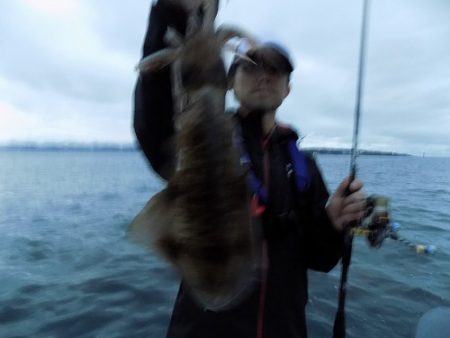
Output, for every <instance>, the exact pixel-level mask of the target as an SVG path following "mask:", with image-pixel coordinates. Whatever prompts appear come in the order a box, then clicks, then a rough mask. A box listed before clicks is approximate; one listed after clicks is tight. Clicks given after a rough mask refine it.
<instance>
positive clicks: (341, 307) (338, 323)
mask: <svg viewBox="0 0 450 338" xmlns="http://www.w3.org/2000/svg"><path fill="white" fill-rule="evenodd" d="M368 11H369V0H364V5H363V16H362V26H361V40H360V50H359V68H358V84H357V92H356V105H355V119H354V126H353V143H352V149H351V157H350V180H349V187H348V188H347V192H348V193H350V183H351V182H353V181H354V180H355V178H356V171H357V164H356V161H357V156H358V136H359V125H360V117H361V101H362V100H361V98H362V90H363V79H364V61H365V50H366V34H367V15H368ZM355 225H358V224H347V225H346V226H345V229H344V247H343V252H342V272H341V281H340V287H339V303H338V310H337V312H336V318H335V320H334V327H333V338H345V331H346V329H345V297H346V290H347V277H348V269H349V267H350V261H351V258H352V247H353V232H352V227H354V226H355Z"/></svg>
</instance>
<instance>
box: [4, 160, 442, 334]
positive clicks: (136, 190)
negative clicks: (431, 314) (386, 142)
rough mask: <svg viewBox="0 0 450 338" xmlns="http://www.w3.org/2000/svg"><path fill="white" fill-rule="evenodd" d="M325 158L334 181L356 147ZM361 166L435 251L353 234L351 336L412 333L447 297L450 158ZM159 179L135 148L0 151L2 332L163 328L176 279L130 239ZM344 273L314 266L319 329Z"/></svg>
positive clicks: (313, 328)
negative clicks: (375, 245)
mask: <svg viewBox="0 0 450 338" xmlns="http://www.w3.org/2000/svg"><path fill="white" fill-rule="evenodd" d="M317 160H318V162H319V164H320V167H321V169H322V172H323V175H324V178H325V180H326V182H327V183H328V186H329V188H330V190H333V189H335V188H336V186H337V184H338V182H339V181H340V180H341V178H343V177H344V176H346V175H347V172H348V166H349V158H348V156H343V155H321V156H319V157H318V158H317ZM359 173H360V174H359V176H360V177H361V179H362V180H363V181H364V182H365V191H366V193H367V194H372V193H377V194H382V195H386V196H388V197H389V198H390V201H391V217H392V218H393V219H394V220H395V221H396V222H398V223H399V224H400V225H401V228H400V230H399V233H400V235H401V236H402V237H403V238H404V239H407V240H408V241H410V242H412V243H416V244H432V245H435V246H436V247H437V251H436V253H435V254H434V255H423V254H422V255H421V254H417V253H416V252H415V250H414V249H412V248H411V247H409V246H408V245H405V244H403V243H401V242H398V241H394V240H391V239H387V240H386V241H385V242H384V244H383V246H382V247H381V248H380V249H372V248H370V247H369V246H368V244H367V243H366V240H365V239H364V238H356V239H355V243H354V250H353V260H352V265H351V267H350V274H349V285H348V291H347V307H346V309H347V327H348V337H354V338H376V337H386V338H396V337H402V338H403V337H410V335H411V333H412V332H413V331H414V327H415V325H416V324H417V321H418V319H419V318H420V316H421V315H422V314H423V313H425V312H426V311H427V310H429V309H431V308H434V307H437V306H450V158H420V157H382V156H380V157H377V156H363V157H360V158H359ZM163 186H164V184H163V182H161V181H160V180H159V179H158V178H157V177H156V176H154V175H153V174H152V172H151V170H150V169H149V167H148V166H147V163H146V162H145V160H144V158H143V157H142V155H141V154H140V153H139V152H70V151H66V152H64V151H63V152H45V151H37V152H33V151H29V152H8V151H0V234H1V237H0V238H1V239H0V337H2V338H5V337H164V336H165V332H166V328H167V325H168V322H169V319H170V314H171V309H172V306H173V302H174V300H175V296H176V292H177V289H178V283H179V279H178V276H177V274H176V273H175V272H174V271H173V270H172V269H171V268H170V267H169V266H168V265H166V264H165V263H164V262H163V261H162V260H161V259H159V258H158V257H155V256H153V255H151V254H150V253H149V252H147V251H146V250H145V249H143V248H141V247H139V246H137V245H135V244H134V243H132V242H130V241H129V239H128V238H127V236H126V229H127V224H128V223H129V222H130V221H131V220H132V218H133V217H134V216H135V215H136V214H137V213H138V211H139V210H140V209H141V208H142V207H143V205H144V204H145V203H146V201H147V200H148V199H149V198H150V197H151V196H152V195H153V194H154V193H156V192H158V191H159V190H160V189H161V188H162V187H163ZM339 276H340V266H339V265H338V266H337V267H336V268H335V269H333V270H332V271H331V272H330V273H328V274H323V273H317V272H310V274H309V279H310V301H309V304H308V305H307V316H308V329H309V335H310V337H312V338H326V337H331V331H332V324H333V320H334V314H335V311H336V307H337V292H338V285H339ZM449 320H450V319H449ZM212 338H213V337H212Z"/></svg>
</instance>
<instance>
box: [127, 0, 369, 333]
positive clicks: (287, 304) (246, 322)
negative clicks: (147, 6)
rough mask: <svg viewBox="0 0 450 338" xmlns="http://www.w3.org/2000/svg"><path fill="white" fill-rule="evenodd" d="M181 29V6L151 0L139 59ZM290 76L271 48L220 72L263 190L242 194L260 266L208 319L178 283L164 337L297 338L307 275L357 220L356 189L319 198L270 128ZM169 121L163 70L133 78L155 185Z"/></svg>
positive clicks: (287, 136)
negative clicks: (237, 295) (254, 218)
mask: <svg viewBox="0 0 450 338" xmlns="http://www.w3.org/2000/svg"><path fill="white" fill-rule="evenodd" d="M185 23H186V14H185V11H184V10H183V9H182V8H180V7H177V6H175V5H173V3H170V2H167V1H159V2H157V3H156V4H155V5H154V6H153V8H152V11H151V14H150V21H149V29H148V31H147V35H146V38H145V43H144V56H146V55H148V54H151V53H153V52H155V51H157V50H160V49H162V48H164V47H165V45H164V42H163V37H164V34H165V32H166V30H167V27H168V26H172V27H175V28H176V29H177V30H178V31H179V32H181V33H184V30H185ZM292 70H293V66H292V62H291V61H290V58H289V55H288V53H287V52H286V51H285V50H284V49H283V48H282V47H280V46H279V45H277V44H274V43H270V44H264V45H260V46H257V47H256V48H254V49H252V50H250V51H248V52H247V53H246V57H245V58H235V60H234V61H233V64H232V66H231V68H230V70H229V84H230V88H231V89H232V90H233V91H234V94H235V96H236V98H237V99H238V101H239V103H240V107H239V109H238V110H237V112H236V114H235V117H236V129H237V133H238V134H239V135H240V139H241V140H242V145H241V146H242V148H243V152H245V154H244V155H245V156H246V157H247V158H248V159H249V161H250V164H251V165H250V168H251V170H250V171H251V175H252V176H253V177H254V179H255V180H257V181H258V183H260V184H259V185H260V186H263V187H264V188H265V191H266V193H265V194H262V193H261V192H259V191H252V192H253V193H254V194H255V196H256V197H257V203H258V205H257V207H256V209H257V210H258V213H259V214H260V215H259V217H260V220H261V225H262V230H263V231H262V232H263V238H264V245H263V247H264V248H266V250H265V252H264V253H263V256H266V260H267V263H268V269H267V271H265V273H263V274H262V276H261V278H260V281H259V283H258V285H257V286H256V287H255V288H254V290H252V292H251V293H250V294H249V295H248V296H246V298H245V299H244V300H242V302H240V303H239V304H238V305H236V306H234V307H232V308H230V309H227V310H223V311H218V312H213V311H209V310H204V309H203V308H202V307H200V306H199V305H198V304H197V303H196V301H195V300H194V299H193V297H192V296H191V295H190V294H189V291H188V290H187V289H186V288H185V286H184V285H183V283H182V285H181V287H180V290H179V293H178V296H177V300H176V304H175V307H174V310H173V314H172V319H171V323H170V327H169V329H168V334H167V336H168V337H170V338H175V337H184V338H191V337H192V338H193V337H196V338H201V337H213V338H220V337H223V338H238V337H242V338H251V337H255V338H256V337H257V338H259V337H265V338H280V337H283V338H290V337H307V330H306V320H305V305H306V302H307V269H308V268H309V269H315V270H319V271H324V272H326V271H329V270H330V269H331V268H333V267H334V266H335V265H336V263H337V262H338V260H339V258H340V256H341V247H342V233H341V231H342V228H343V226H344V224H346V223H347V222H350V221H353V220H358V219H359V218H361V216H362V212H363V209H364V202H363V201H362V200H363V198H362V197H363V196H362V192H361V188H362V184H361V182H359V181H355V182H352V183H351V184H350V186H349V182H348V179H346V180H344V181H343V182H342V183H341V184H340V186H339V187H338V189H337V191H336V192H335V193H334V194H333V195H332V196H331V197H330V198H329V195H328V192H327V190H326V187H325V185H324V182H323V180H322V177H321V174H320V172H319V170H318V168H317V166H316V164H315V162H314V160H313V159H312V158H310V157H309V156H307V155H305V154H303V153H300V152H298V150H297V149H296V148H295V150H294V151H293V150H292V149H290V146H289V145H292V144H294V145H295V141H296V140H297V135H296V133H295V132H294V131H292V130H291V129H289V128H287V127H282V126H280V125H278V124H277V123H276V120H275V116H276V111H277V109H278V107H279V106H280V105H281V103H282V102H283V100H284V99H285V98H286V96H287V95H288V94H289V77H290V73H291V72H292ZM172 117H173V103H172V94H171V83H170V70H169V68H168V67H167V68H165V69H163V70H161V71H159V72H157V73H152V74H147V75H144V76H141V77H140V78H139V80H138V83H137V86H136V92H135V119H134V127H135V131H136V135H137V138H138V140H139V142H140V144H141V146H142V149H143V151H144V153H145V155H146V156H147V158H148V159H149V161H150V163H151V165H152V167H153V169H154V170H155V171H156V172H157V173H158V174H159V175H160V176H161V177H163V178H165V179H167V178H169V177H170V175H171V174H172V173H173V170H174V151H173V146H172V145H171V142H170V139H171V137H172V136H173V133H174V128H173V122H172ZM297 162H298V163H297ZM295 164H297V165H295ZM297 176H300V180H301V179H303V181H302V182H300V183H303V184H299V181H298V180H297ZM348 187H349V190H350V192H351V194H350V195H348V196H347V188H348ZM249 188H250V187H249ZM250 189H251V188H250ZM263 195H264V196H263ZM263 259H264V258H263Z"/></svg>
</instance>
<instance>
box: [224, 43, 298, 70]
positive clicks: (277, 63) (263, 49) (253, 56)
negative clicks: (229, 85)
mask: <svg viewBox="0 0 450 338" xmlns="http://www.w3.org/2000/svg"><path fill="white" fill-rule="evenodd" d="M246 62H250V63H253V64H256V65H258V64H261V65H265V66H268V67H270V68H272V69H275V70H276V71H278V72H280V73H282V74H290V73H291V72H292V71H293V70H294V67H293V65H292V61H291V58H290V55H289V52H288V51H287V49H286V48H284V47H283V46H282V45H280V44H279V43H276V42H272V41H270V42H266V43H264V44H260V45H258V46H256V47H254V48H249V49H248V50H247V51H245V52H243V53H242V52H241V53H237V54H236V55H235V57H234V59H233V61H232V63H231V65H230V68H229V69H228V77H232V76H234V74H235V72H236V69H237V67H238V66H239V65H240V64H241V63H246Z"/></svg>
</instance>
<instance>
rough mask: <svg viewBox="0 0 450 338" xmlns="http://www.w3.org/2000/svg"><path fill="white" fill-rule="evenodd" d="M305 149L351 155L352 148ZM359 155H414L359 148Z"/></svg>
mask: <svg viewBox="0 0 450 338" xmlns="http://www.w3.org/2000/svg"><path fill="white" fill-rule="evenodd" d="M301 149H302V150H303V151H305V152H307V153H310V154H330V155H350V153H351V149H346V148H301ZM358 155H376V156H414V155H411V154H405V153H396V152H393V151H381V150H365V149H360V150H358Z"/></svg>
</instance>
